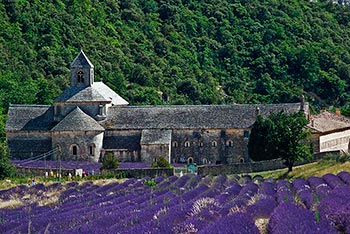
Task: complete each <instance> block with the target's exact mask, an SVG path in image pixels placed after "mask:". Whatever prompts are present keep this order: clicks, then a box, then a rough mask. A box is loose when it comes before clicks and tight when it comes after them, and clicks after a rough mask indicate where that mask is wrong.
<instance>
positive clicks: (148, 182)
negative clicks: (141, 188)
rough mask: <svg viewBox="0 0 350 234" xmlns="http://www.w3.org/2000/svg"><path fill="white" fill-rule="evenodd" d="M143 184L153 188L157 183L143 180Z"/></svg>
mask: <svg viewBox="0 0 350 234" xmlns="http://www.w3.org/2000/svg"><path fill="white" fill-rule="evenodd" d="M143 184H144V185H148V186H150V187H154V186H156V185H157V183H156V182H155V181H154V180H145V181H143Z"/></svg>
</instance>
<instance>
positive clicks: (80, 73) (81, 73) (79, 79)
mask: <svg viewBox="0 0 350 234" xmlns="http://www.w3.org/2000/svg"><path fill="white" fill-rule="evenodd" d="M77 78H78V83H84V73H83V72H82V71H78V73H77Z"/></svg>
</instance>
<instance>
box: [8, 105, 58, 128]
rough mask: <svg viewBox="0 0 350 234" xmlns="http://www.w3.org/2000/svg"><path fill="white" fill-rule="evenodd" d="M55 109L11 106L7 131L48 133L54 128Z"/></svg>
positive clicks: (40, 106)
mask: <svg viewBox="0 0 350 234" xmlns="http://www.w3.org/2000/svg"><path fill="white" fill-rule="evenodd" d="M53 115H54V112H53V107H52V106H47V105H13V104H12V105H10V107H9V110H8V118H7V121H6V126H5V130H6V131H47V130H50V129H51V128H52V127H53V126H54V121H53V120H54V119H53Z"/></svg>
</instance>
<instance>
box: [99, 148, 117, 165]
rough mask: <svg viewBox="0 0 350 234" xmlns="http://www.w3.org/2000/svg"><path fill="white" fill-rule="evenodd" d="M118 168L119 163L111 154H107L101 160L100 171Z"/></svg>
mask: <svg viewBox="0 0 350 234" xmlns="http://www.w3.org/2000/svg"><path fill="white" fill-rule="evenodd" d="M118 168H119V162H118V159H117V158H116V157H114V155H113V154H112V153H111V152H108V153H107V154H106V155H105V156H104V158H103V160H102V167H101V169H118Z"/></svg>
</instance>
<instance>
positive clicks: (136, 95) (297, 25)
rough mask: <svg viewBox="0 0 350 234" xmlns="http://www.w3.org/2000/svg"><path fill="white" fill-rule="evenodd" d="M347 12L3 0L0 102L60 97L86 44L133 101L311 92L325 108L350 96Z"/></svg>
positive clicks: (224, 0)
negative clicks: (80, 50) (73, 64)
mask: <svg viewBox="0 0 350 234" xmlns="http://www.w3.org/2000/svg"><path fill="white" fill-rule="evenodd" d="M349 15H350V10H349V8H348V7H346V6H342V5H338V4H330V3H328V2H327V1H272V0H268V1H258V0H251V1H228V0H218V1H181V0H180V1H176V2H174V1H170V2H164V1H149V0H140V1H100V0H95V1H84V2H83V3H81V2H79V1H68V0H60V1H51V0H50V1H42V0H38V1H33V2H29V1H2V2H0V67H1V71H0V81H1V82H0V90H1V92H0V107H2V108H3V110H4V112H6V110H7V108H8V106H9V104H10V103H19V104H21V103H29V104H50V103H52V101H53V99H54V97H56V96H57V95H58V94H59V93H60V92H61V91H62V90H63V89H64V88H66V87H67V85H68V83H69V79H68V77H69V63H70V62H71V61H72V60H73V59H74V57H75V56H76V55H77V53H78V51H79V49H80V48H82V49H84V50H85V52H86V53H87V55H88V56H89V58H90V59H91V61H92V62H93V63H94V65H95V68H96V69H95V73H96V79H97V80H103V81H104V82H105V83H107V84H108V85H109V86H110V87H112V88H113V89H114V90H115V91H117V92H118V93H120V94H121V95H122V96H123V97H126V98H128V100H129V102H130V103H131V104H151V105H159V104H221V103H229V104H230V103H232V102H235V103H259V102H264V103H278V102H295V101H297V100H298V97H299V95H300V93H302V92H303V93H305V95H306V98H307V100H308V101H310V102H311V103H312V104H313V105H314V106H316V107H317V108H320V107H323V106H327V105H336V106H350V95H349V94H348V93H349V91H350V82H349V81H350V53H349V51H350V27H349V25H350V20H349ZM87 35H88V36H87ZM162 95H164V96H165V97H166V98H162Z"/></svg>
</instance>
